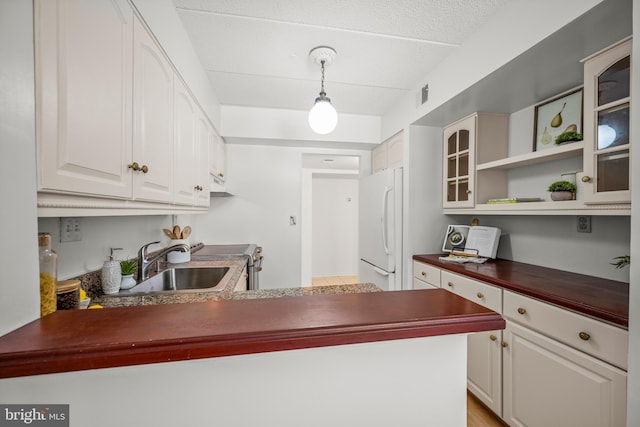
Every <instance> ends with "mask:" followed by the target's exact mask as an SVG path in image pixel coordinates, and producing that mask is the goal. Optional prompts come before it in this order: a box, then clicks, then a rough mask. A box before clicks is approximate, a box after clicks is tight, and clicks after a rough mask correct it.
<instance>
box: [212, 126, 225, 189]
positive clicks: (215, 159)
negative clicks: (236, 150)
mask: <svg viewBox="0 0 640 427" xmlns="http://www.w3.org/2000/svg"><path fill="white" fill-rule="evenodd" d="M226 167H227V146H226V144H225V142H224V139H222V137H221V136H220V135H218V133H217V132H216V131H215V129H213V148H212V150H211V175H213V176H214V177H215V179H216V180H217V181H220V182H224V181H225V180H226V179H227V176H226Z"/></svg>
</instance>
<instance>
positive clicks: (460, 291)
mask: <svg viewBox="0 0 640 427" xmlns="http://www.w3.org/2000/svg"><path fill="white" fill-rule="evenodd" d="M440 276H441V280H442V287H443V288H445V289H448V290H449V291H451V292H453V293H454V294H456V295H460V296H461V297H463V298H466V299H468V300H470V301H473V302H475V303H476V304H480V305H481V306H483V307H487V308H489V309H491V310H493V311H495V312H497V313H502V289H500V288H497V287H495V286H492V285H488V284H486V283H482V282H478V281H476V280H473V279H469V278H467V277H464V276H459V275H457V274H453V273H450V272H448V271H442V272H441V273H440Z"/></svg>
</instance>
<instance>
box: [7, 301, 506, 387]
mask: <svg viewBox="0 0 640 427" xmlns="http://www.w3.org/2000/svg"><path fill="white" fill-rule="evenodd" d="M504 326H505V321H504V320H503V319H502V317H501V316H500V315H499V314H497V313H495V312H493V311H491V310H488V309H486V308H484V307H481V306H479V305H477V304H475V303H473V302H470V301H467V300H465V299H464V298H461V297H459V296H457V295H454V294H452V293H450V292H448V291H446V290H444V289H432V290H414V291H399V292H372V293H361V294H342V295H313V296H300V297H283V298H273V299H256V300H243V301H211V302H201V303H192V304H165V305H150V306H137V307H118V308H105V309H101V310H100V309H98V310H70V311H58V312H55V313H53V314H51V315H49V316H46V317H44V318H42V319H39V320H36V321H34V322H31V323H29V324H27V325H25V326H23V327H22V328H20V329H17V330H15V331H13V332H11V333H9V334H7V335H5V336H3V337H0V378H10V377H17V376H27V375H37V374H47V373H54V372H68V371H78V370H86V369H97V368H109V367H118V366H128V365H140V364H146V363H159V362H168V361H178V360H189V359H200V358H209V357H219V356H230V355H239V354H249V353H262V352H271V351H280V350H292V349H302V348H311V347H324V346H334V345H343V344H355V343H364V342H374V341H386V340H395V339H406V338H418V337H429V336H436V335H447V334H457V333H466V332H479V331H488V330H496V329H503V328H504Z"/></svg>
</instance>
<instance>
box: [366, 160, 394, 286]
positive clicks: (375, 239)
mask: <svg viewBox="0 0 640 427" xmlns="http://www.w3.org/2000/svg"><path fill="white" fill-rule="evenodd" d="M359 191H360V192H359V198H360V205H359V232H358V236H359V242H358V250H359V252H360V263H359V267H358V274H359V278H358V279H359V282H360V283H374V284H375V285H377V286H378V287H379V288H381V289H382V290H385V291H393V290H401V289H402V168H396V169H385V170H382V171H378V172H376V173H373V174H371V175H369V176H366V177H363V178H361V179H360V190H359Z"/></svg>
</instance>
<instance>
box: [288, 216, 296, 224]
mask: <svg viewBox="0 0 640 427" xmlns="http://www.w3.org/2000/svg"><path fill="white" fill-rule="evenodd" d="M289 225H296V217H295V216H294V215H291V216H290V217H289Z"/></svg>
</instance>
